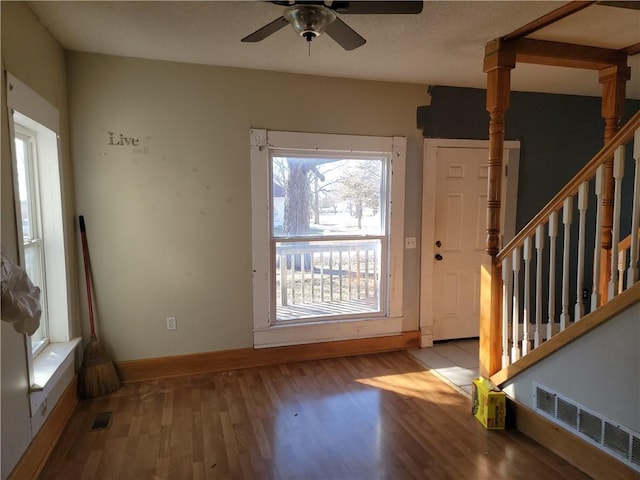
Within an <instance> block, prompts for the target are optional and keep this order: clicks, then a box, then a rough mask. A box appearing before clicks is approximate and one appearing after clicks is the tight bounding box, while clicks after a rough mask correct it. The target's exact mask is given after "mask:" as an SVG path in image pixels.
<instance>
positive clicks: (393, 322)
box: [253, 317, 403, 348]
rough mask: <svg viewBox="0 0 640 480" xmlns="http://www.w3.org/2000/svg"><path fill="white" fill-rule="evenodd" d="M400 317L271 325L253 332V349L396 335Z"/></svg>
mask: <svg viewBox="0 0 640 480" xmlns="http://www.w3.org/2000/svg"><path fill="white" fill-rule="evenodd" d="M402 321H403V319H402V317H386V318H372V319H355V320H343V321H334V322H316V323H298V324H289V325H273V326H270V327H267V328H261V329H254V330H253V342H254V348H268V347H280V346H284V345H300V344H304V343H318V342H332V341H339V340H353V339H358V338H369V337H380V336H387V335H398V334H400V333H402Z"/></svg>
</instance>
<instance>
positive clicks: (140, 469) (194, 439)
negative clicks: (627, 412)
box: [40, 352, 587, 480]
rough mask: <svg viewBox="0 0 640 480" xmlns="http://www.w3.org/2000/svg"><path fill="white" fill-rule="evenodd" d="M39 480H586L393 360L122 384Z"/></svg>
mask: <svg viewBox="0 0 640 480" xmlns="http://www.w3.org/2000/svg"><path fill="white" fill-rule="evenodd" d="M105 411H111V412H113V417H112V421H111V424H110V426H109V428H107V429H104V430H97V431H90V428H91V424H92V423H93V420H94V417H95V415H96V414H97V413H99V412H105ZM40 478H42V479H65V480H67V479H73V480H78V479H112V478H114V479H115V478H122V479H129V478H131V479H133V478H135V479H144V480H146V479H149V480H151V479H177V480H182V479H204V478H209V479H224V478H230V479H231V478H233V479H235V478H238V479H241V478H244V479H278V478H291V479H294V478H295V479H374V478H388V479H409V478H416V479H429V480H431V479H473V480H475V479H509V480H511V479H540V478H553V479H584V478H587V477H586V476H585V475H584V474H582V473H581V472H579V471H578V470H576V469H575V468H573V467H572V466H570V465H569V464H567V463H566V462H565V461H563V460H562V459H560V458H559V457H557V456H556V455H555V454H553V453H551V452H550V451H548V450H545V449H544V448H541V447H540V446H539V445H538V444H536V443H534V442H532V441H531V440H529V439H527V438H526V437H524V436H523V435H521V434H519V433H518V432H515V431H510V430H508V431H502V432H489V431H485V430H484V429H483V428H482V426H481V425H480V424H479V423H478V422H477V421H476V420H475V419H474V418H473V417H472V416H471V414H470V406H469V400H468V399H467V398H465V397H463V396H462V395H460V394H459V393H458V392H456V391H455V390H453V389H452V388H451V387H449V386H448V385H446V384H445V383H443V382H442V381H441V380H439V379H438V378H437V377H436V376H434V375H433V374H431V373H429V372H428V371H425V370H424V368H423V367H422V366H420V365H419V364H418V363H417V362H416V361H415V360H413V359H412V358H411V357H410V356H409V355H408V354H407V353H404V352H395V353H385V354H376V355H367V356H358V357H348V358H337V359H330V360H321V361H314V362H300V363H292V364H287V365H280V366H273V367H261V368H253V369H247V370H241V371H235V372H230V373H215V374H206V375H197V376H192V377H182V378H175V379H168V380H159V381H150V382H143V383H138V384H129V385H125V386H124V387H123V388H122V389H121V390H119V391H118V392H115V393H113V394H111V395H108V396H105V397H101V398H97V399H92V400H83V401H81V403H80V406H79V408H78V411H77V412H76V413H75V414H74V416H73V418H72V420H71V421H70V423H69V425H68V427H67V428H66V430H65V432H64V433H63V435H62V437H61V439H60V441H59V443H58V445H57V446H56V448H55V449H54V451H53V453H52V456H51V458H50V459H49V461H48V463H47V465H46V466H45V468H44V471H43V473H42V475H41V477H40Z"/></svg>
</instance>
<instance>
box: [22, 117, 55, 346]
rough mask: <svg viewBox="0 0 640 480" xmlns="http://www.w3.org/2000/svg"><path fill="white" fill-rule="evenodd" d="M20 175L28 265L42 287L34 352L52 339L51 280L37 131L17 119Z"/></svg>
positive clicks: (25, 253) (24, 239)
mask: <svg viewBox="0 0 640 480" xmlns="http://www.w3.org/2000/svg"><path fill="white" fill-rule="evenodd" d="M14 129H15V135H14V139H15V149H16V167H17V168H16V175H17V177H18V197H19V199H20V217H21V227H22V245H23V251H24V261H25V263H24V268H25V270H26V272H27V275H29V278H30V279H31V281H32V282H33V283H34V284H35V285H37V286H38V287H40V291H41V293H40V303H41V305H42V316H41V317H40V327H39V328H38V330H36V332H35V333H34V334H33V335H32V336H31V350H32V352H33V354H34V355H35V354H37V353H38V352H40V351H41V350H42V349H43V348H44V347H45V346H46V345H47V344H48V343H49V337H48V330H49V329H48V322H47V284H46V281H45V268H44V265H45V262H44V242H43V239H42V224H41V222H40V218H41V209H40V195H39V192H40V190H39V185H38V168H37V162H38V154H37V148H36V133H35V132H34V131H32V130H29V129H27V128H25V127H23V126H21V125H20V124H19V123H17V122H16V123H15V127H14Z"/></svg>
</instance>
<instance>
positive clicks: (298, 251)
mask: <svg viewBox="0 0 640 480" xmlns="http://www.w3.org/2000/svg"><path fill="white" fill-rule="evenodd" d="M381 249H382V241H381V240H379V239H374V240H348V241H335V240H327V241H322V240H321V241H314V242H276V256H275V268H274V271H275V278H276V292H275V293H276V319H277V320H279V321H286V320H294V319H302V318H312V317H331V316H341V317H345V316H349V315H354V316H356V315H360V316H361V315H362V314H372V313H379V312H381V302H380V297H381V293H380V292H381V284H380V280H381V278H382V276H381V255H380V252H381Z"/></svg>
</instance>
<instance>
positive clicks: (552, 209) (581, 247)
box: [480, 112, 640, 375]
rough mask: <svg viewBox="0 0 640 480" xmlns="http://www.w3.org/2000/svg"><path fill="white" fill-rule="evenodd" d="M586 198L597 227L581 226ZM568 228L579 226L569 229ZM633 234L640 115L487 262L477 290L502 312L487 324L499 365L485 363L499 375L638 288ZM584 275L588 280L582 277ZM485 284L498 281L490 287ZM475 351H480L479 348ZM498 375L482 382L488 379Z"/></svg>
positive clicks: (638, 198) (637, 218)
mask: <svg viewBox="0 0 640 480" xmlns="http://www.w3.org/2000/svg"><path fill="white" fill-rule="evenodd" d="M631 147H632V148H633V159H634V170H635V171H634V172H631V174H630V175H627V176H626V177H625V175H624V163H625V151H626V148H631ZM611 157H613V158H614V167H613V173H614V180H615V183H614V185H615V186H614V203H613V211H614V215H613V227H612V232H611V236H612V247H611V250H610V252H607V251H606V250H603V248H602V235H601V232H602V218H603V214H602V208H603V207H602V203H603V201H602V199H603V180H602V179H603V175H604V169H605V167H604V165H605V163H606V162H607V159H609V158H611ZM627 182H630V183H631V184H632V199H631V201H629V200H628V199H625V200H624V203H623V198H622V189H623V184H624V185H625V188H626V186H627V185H626V184H627ZM590 190H591V191H593V190H595V196H596V200H597V201H596V206H595V210H596V213H595V221H594V222H592V221H589V223H590V224H592V223H594V224H595V225H587V223H588V211H589V199H590V198H589V197H590V193H589V192H590ZM592 203H593V202H592ZM629 215H630V216H631V222H629V221H628V220H629V219H628V216H629ZM622 218H624V220H625V221H624V222H622V225H623V227H622V228H625V229H627V232H629V231H630V233H629V235H628V238H625V239H624V240H623V241H622V242H620V236H621V233H622V234H625V235H626V233H627V232H621V231H620V230H621V219H622ZM629 223H630V226H629V225H628V224H629ZM574 224H577V225H576V226H575V227H574V228H572V225H574ZM576 227H577V228H576ZM639 230H640V112H637V113H636V114H635V115H634V116H633V117H632V118H631V120H629V121H628V122H627V124H626V125H625V126H624V127H623V128H622V129H621V130H620V131H619V132H618V133H617V134H616V135H615V136H614V137H613V138H612V139H611V140H610V141H609V142H608V143H607V144H606V145H605V146H604V147H603V148H602V149H601V150H600V151H599V152H598V153H597V154H596V155H595V156H594V157H593V159H592V160H591V161H590V162H589V163H587V165H585V167H584V168H582V170H580V172H578V174H577V175H576V176H575V177H574V178H573V179H572V180H571V181H570V182H569V183H567V185H565V187H564V188H562V190H560V192H559V193H558V194H557V195H556V196H555V197H554V198H553V199H552V200H551V201H550V202H549V203H548V204H547V205H546V206H545V207H544V208H543V209H542V210H541V211H540V212H539V213H538V214H537V215H536V216H535V217H534V218H533V219H532V220H531V221H530V222H529V223H528V224H527V225H526V226H525V227H524V228H523V229H522V231H520V232H519V233H518V234H517V235H516V236H515V237H514V239H513V240H512V241H511V242H509V244H508V245H506V246H505V247H504V248H503V249H502V250H501V251H500V252H499V253H498V254H497V255H496V256H495V257H491V259H490V261H491V262H492V264H491V265H489V266H488V267H489V268H485V270H488V271H489V273H488V275H489V279H488V281H486V282H483V291H482V298H483V301H488V302H489V304H490V305H499V306H500V305H501V308H492V309H491V310H492V311H491V312H490V313H489V315H491V324H492V325H496V324H501V326H502V328H501V332H499V336H500V338H499V339H498V338H494V339H493V340H492V342H491V343H492V344H493V345H494V346H495V343H496V342H499V343H500V345H501V353H500V355H501V358H499V359H498V358H491V360H490V363H491V364H493V365H500V364H501V365H502V368H505V367H507V366H509V365H510V364H512V363H514V362H516V361H517V360H518V359H520V358H521V357H522V356H524V355H527V354H528V353H529V352H530V351H532V350H533V349H535V348H537V347H539V346H540V345H541V344H542V343H543V342H545V341H546V340H549V339H550V338H552V337H553V336H554V335H555V334H557V333H558V332H560V331H563V330H564V329H566V328H567V327H568V326H569V325H570V324H572V323H575V322H578V321H580V319H581V318H583V317H584V315H585V313H586V312H591V311H594V310H596V309H597V308H598V307H600V306H602V305H604V304H605V303H607V302H608V301H610V300H611V299H613V298H614V297H615V296H616V295H618V294H620V293H621V292H622V291H624V290H626V289H629V288H630V287H631V286H632V285H633V284H635V283H636V282H638V281H639V276H638V260H639V249H640V244H639V236H640V233H639ZM574 231H577V238H575V237H576V236H575V233H576V232H574ZM572 234H573V236H574V238H572ZM557 243H559V245H556V244H557ZM587 244H590V245H591V244H593V256H592V257H591V253H590V252H587V251H586V248H587ZM547 249H548V253H545V250H547ZM603 252H604V254H603ZM627 252H628V254H627ZM604 259H606V260H607V261H609V260H610V268H602V261H603V260H604ZM589 271H591V272H592V277H591V278H588V274H587V275H585V272H589ZM609 271H610V272H611V274H610V276H609V277H608V278H606V285H607V289H606V291H602V289H601V288H600V287H599V285H600V277H601V276H602V275H606V274H608V273H607V272H609ZM491 276H501V278H498V279H497V280H498V281H497V282H496V278H493V279H492V278H491ZM585 282H588V284H585ZM485 285H486V287H485ZM485 288H486V289H485ZM589 292H590V295H589ZM497 295H499V296H500V298H498V297H496V296H497ZM496 315H498V316H499V317H495V316H496ZM480 348H481V349H483V348H485V346H484V345H483V344H482V343H481V346H480ZM496 350H497V349H496V348H493V349H492V352H481V357H482V355H483V354H484V355H489V356H490V357H491V356H495V355H496ZM485 358H486V357H485ZM497 370H499V369H496V371H497ZM496 371H490V372H484V374H488V375H492V374H494V373H496Z"/></svg>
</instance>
